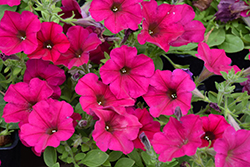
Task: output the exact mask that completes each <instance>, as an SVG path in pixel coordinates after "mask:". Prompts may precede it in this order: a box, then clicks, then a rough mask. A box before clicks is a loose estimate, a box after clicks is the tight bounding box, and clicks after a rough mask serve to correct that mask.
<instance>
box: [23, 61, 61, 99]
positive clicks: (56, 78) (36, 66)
mask: <svg viewBox="0 0 250 167" xmlns="http://www.w3.org/2000/svg"><path fill="white" fill-rule="evenodd" d="M26 67H27V68H26V70H25V73H24V76H23V81H24V82H26V83H29V82H30V80H31V79H32V78H39V79H42V80H45V81H46V82H47V83H48V85H49V86H50V87H51V88H52V89H53V90H54V93H53V95H52V97H53V98H59V97H60V96H61V89H60V87H59V86H60V85H62V84H63V82H64V81H65V80H66V75H65V73H64V70H63V69H60V68H59V67H57V66H56V65H54V64H50V63H49V62H48V61H43V60H41V59H29V60H28V61H27V63H26Z"/></svg>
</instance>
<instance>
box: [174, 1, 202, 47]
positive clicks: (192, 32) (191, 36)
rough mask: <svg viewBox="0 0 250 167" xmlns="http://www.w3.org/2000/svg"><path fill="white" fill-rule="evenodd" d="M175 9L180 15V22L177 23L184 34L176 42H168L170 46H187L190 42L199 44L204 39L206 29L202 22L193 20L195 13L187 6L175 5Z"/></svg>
mask: <svg viewBox="0 0 250 167" xmlns="http://www.w3.org/2000/svg"><path fill="white" fill-rule="evenodd" d="M175 7H176V9H177V10H178V11H179V12H180V13H181V16H182V18H181V20H180V21H178V23H181V25H182V26H183V28H184V32H183V34H182V35H181V36H179V37H178V38H177V39H176V40H174V41H172V42H170V45H171V46H176V47H177V46H182V45H187V44H188V43H190V42H197V43H198V42H201V41H203V39H204V33H205V30H206V28H205V27H204V25H203V24H202V22H200V21H198V20H193V19H194V17H195V12H194V10H193V8H192V7H191V6H189V5H186V4H183V5H175Z"/></svg>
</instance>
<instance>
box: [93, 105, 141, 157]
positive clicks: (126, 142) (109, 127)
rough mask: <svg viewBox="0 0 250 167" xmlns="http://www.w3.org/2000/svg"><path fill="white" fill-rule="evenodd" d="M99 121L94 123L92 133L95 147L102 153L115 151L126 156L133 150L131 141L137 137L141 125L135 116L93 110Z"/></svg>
mask: <svg viewBox="0 0 250 167" xmlns="http://www.w3.org/2000/svg"><path fill="white" fill-rule="evenodd" d="M95 114H96V115H97V116H98V117H99V120H98V121H97V122H96V123H95V129H94V131H93V133H92V136H93V139H94V141H95V142H96V145H97V146H98V147H99V148H100V150H102V151H107V149H110V150H116V151H122V152H123V153H124V154H128V153H130V152H131V151H133V149H134V144H133V140H135V139H136V138H137V136H138V132H139V129H140V128H141V127H142V125H141V124H140V123H139V121H138V119H137V117H136V116H134V115H131V114H127V113H124V114H123V115H119V114H117V113H116V112H114V111H112V110H109V109H107V110H106V109H105V110H102V109H101V110H95Z"/></svg>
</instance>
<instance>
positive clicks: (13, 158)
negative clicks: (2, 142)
mask: <svg viewBox="0 0 250 167" xmlns="http://www.w3.org/2000/svg"><path fill="white" fill-rule="evenodd" d="M10 138H11V141H12V143H11V145H9V146H8V145H7V146H1V147H0V160H1V167H19V166H20V143H19V137H18V131H17V130H16V131H14V132H13V133H11V135H10Z"/></svg>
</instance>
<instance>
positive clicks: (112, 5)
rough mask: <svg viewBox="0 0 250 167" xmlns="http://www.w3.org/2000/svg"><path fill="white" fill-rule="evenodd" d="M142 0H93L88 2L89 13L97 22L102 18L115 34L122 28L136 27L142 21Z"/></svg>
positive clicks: (134, 28)
mask: <svg viewBox="0 0 250 167" xmlns="http://www.w3.org/2000/svg"><path fill="white" fill-rule="evenodd" d="M140 2H142V0H133V1H131V0H109V1H103V0H93V1H92V2H91V4H90V9H89V12H90V15H91V16H92V17H93V19H95V21H97V22H99V21H102V20H104V25H105V27H106V28H107V29H109V30H110V31H111V32H112V33H114V34H116V33H118V32H119V31H121V30H123V29H128V28H130V29H132V30H136V29H138V24H139V23H141V21H142V14H141V6H140V4H139V3H140Z"/></svg>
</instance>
